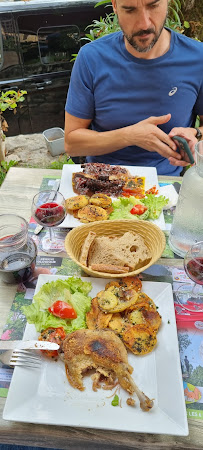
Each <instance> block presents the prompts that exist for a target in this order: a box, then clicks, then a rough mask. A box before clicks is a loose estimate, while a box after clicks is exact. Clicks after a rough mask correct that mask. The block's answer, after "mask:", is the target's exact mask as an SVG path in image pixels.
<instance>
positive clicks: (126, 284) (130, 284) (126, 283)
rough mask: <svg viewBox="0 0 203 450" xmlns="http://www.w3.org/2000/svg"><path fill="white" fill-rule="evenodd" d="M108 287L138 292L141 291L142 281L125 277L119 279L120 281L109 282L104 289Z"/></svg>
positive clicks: (137, 278)
mask: <svg viewBox="0 0 203 450" xmlns="http://www.w3.org/2000/svg"><path fill="white" fill-rule="evenodd" d="M110 286H117V287H122V288H124V289H134V290H135V291H136V292H140V291H141V289H142V281H141V280H140V278H139V277H126V278H121V279H120V280H115V281H110V282H109V283H107V284H106V286H105V289H108V288H109V287H110Z"/></svg>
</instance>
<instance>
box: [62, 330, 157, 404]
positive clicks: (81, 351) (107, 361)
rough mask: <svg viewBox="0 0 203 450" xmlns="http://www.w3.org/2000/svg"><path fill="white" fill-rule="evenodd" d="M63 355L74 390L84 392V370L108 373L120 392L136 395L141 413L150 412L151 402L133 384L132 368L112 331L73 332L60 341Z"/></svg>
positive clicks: (124, 350)
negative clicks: (119, 387) (112, 377)
mask: <svg viewBox="0 0 203 450" xmlns="http://www.w3.org/2000/svg"><path fill="white" fill-rule="evenodd" d="M63 351H64V362H65V365H66V373H67V378H68V380H69V382H70V384H71V385H72V386H73V387H74V388H77V389H79V390H81V391H83V390H84V385H83V380H82V373H83V372H85V371H87V370H88V369H92V368H94V369H96V370H99V369H100V370H101V371H102V370H103V371H104V370H105V369H106V370H107V371H108V370H110V371H111V372H113V373H115V375H116V377H117V378H118V382H119V384H120V386H121V387H122V388H123V389H125V390H126V391H127V392H129V393H130V394H133V393H134V392H135V393H136V395H137V396H138V398H139V400H140V407H141V409H142V410H143V411H149V410H150V409H151V408H152V406H153V401H152V400H150V399H149V398H148V397H147V396H146V395H145V394H144V393H143V392H141V391H140V390H139V389H138V387H137V386H136V384H135V382H134V381H133V379H132V377H131V373H132V371H133V368H132V367H131V366H130V365H129V364H128V356H127V351H126V349H125V346H124V344H123V343H122V341H121V340H120V338H119V337H118V336H116V335H115V333H114V332H113V331H110V330H88V329H82V330H77V331H74V332H72V333H70V334H68V335H67V336H66V338H65V339H64V341H63Z"/></svg>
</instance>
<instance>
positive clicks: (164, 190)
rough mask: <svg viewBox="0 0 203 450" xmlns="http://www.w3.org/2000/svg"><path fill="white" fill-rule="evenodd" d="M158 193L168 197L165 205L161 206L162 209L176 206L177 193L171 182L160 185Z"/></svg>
mask: <svg viewBox="0 0 203 450" xmlns="http://www.w3.org/2000/svg"><path fill="white" fill-rule="evenodd" d="M158 195H164V196H165V197H166V198H168V199H169V202H168V203H167V205H165V206H164V207H163V209H169V208H172V206H176V204H177V201H178V194H177V192H176V190H175V188H174V186H173V185H172V184H167V185H166V186H161V187H160V188H159V193H158Z"/></svg>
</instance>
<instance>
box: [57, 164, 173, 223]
mask: <svg viewBox="0 0 203 450" xmlns="http://www.w3.org/2000/svg"><path fill="white" fill-rule="evenodd" d="M122 167H125V169H128V170H129V172H130V173H131V175H134V176H135V175H138V176H140V177H145V190H147V189H150V188H151V187H152V186H154V185H155V186H156V187H157V189H159V183H158V178H157V170H156V168H155V167H136V166H122ZM81 171H82V169H81V165H80V164H64V166H63V169H62V176H61V184H60V188H59V191H60V192H61V194H63V196H64V197H65V199H67V198H69V197H73V196H74V195H76V194H75V193H74V192H73V187H72V174H73V173H74V172H81ZM114 200H115V199H114ZM152 222H153V223H155V224H156V225H158V226H159V227H160V228H161V229H162V230H165V228H166V226H165V221H164V215H163V212H162V213H161V215H160V217H159V218H158V219H157V220H152ZM79 225H82V223H81V222H80V221H79V220H78V219H75V217H73V215H71V214H67V216H66V218H65V220H64V221H63V222H62V223H61V225H59V226H60V227H64V228H75V227H78V226H79Z"/></svg>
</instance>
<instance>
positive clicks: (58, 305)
mask: <svg viewBox="0 0 203 450" xmlns="http://www.w3.org/2000/svg"><path fill="white" fill-rule="evenodd" d="M48 311H49V312H50V313H52V314H53V315H54V316H56V317H60V318H61V319H76V317H77V313H76V311H75V310H74V308H73V307H72V306H71V305H69V304H68V303H66V302H62V301H61V300H57V301H56V302H54V303H53V305H51V306H50V308H48Z"/></svg>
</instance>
